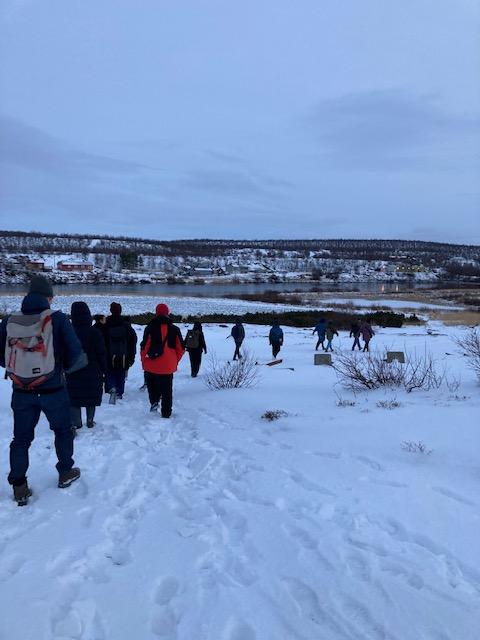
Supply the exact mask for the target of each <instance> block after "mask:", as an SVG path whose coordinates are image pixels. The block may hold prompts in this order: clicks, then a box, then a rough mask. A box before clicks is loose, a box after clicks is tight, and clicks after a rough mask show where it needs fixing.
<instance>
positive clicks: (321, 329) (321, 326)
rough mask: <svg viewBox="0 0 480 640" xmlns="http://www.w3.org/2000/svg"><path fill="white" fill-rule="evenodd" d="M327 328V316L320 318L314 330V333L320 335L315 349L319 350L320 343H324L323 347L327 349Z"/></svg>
mask: <svg viewBox="0 0 480 640" xmlns="http://www.w3.org/2000/svg"><path fill="white" fill-rule="evenodd" d="M326 330H327V321H326V320H325V318H321V319H320V320H319V322H318V323H317V324H316V326H315V329H314V330H313V333H312V335H315V334H317V335H318V340H317V344H316V346H315V351H317V350H318V347H319V346H320V345H322V349H323V350H324V351H325V346H324V344H323V343H324V342H325V332H326Z"/></svg>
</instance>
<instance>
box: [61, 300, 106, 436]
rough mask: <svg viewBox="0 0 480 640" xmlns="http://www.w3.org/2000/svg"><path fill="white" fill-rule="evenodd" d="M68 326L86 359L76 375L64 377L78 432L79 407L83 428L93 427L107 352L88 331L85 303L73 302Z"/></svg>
mask: <svg viewBox="0 0 480 640" xmlns="http://www.w3.org/2000/svg"><path fill="white" fill-rule="evenodd" d="M70 318H71V320H72V325H73V328H74V330H75V333H76V334H77V338H78V339H79V340H80V344H81V345H82V348H83V350H84V352H85V353H86V355H87V358H88V365H87V366H86V367H84V368H83V369H80V371H75V372H74V373H67V389H68V395H69V396H70V407H71V408H70V414H71V417H72V427H74V428H75V429H81V428H82V426H83V423H82V407H85V409H86V414H87V427H89V428H90V429H91V428H92V427H93V426H94V425H95V422H94V418H95V408H96V407H99V406H100V405H101V404H102V395H103V394H102V391H103V377H104V375H105V373H106V371H107V352H106V349H105V341H104V339H103V335H102V334H101V333H100V330H99V329H97V328H96V327H95V325H94V326H93V327H92V315H91V313H90V309H89V308H88V305H87V304H86V303H85V302H74V303H73V304H72V309H71V313H70Z"/></svg>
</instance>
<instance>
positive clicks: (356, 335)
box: [350, 321, 362, 351]
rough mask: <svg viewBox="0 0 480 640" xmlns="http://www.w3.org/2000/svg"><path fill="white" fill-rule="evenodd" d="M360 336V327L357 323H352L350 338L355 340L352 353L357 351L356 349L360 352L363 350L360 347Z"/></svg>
mask: <svg viewBox="0 0 480 640" xmlns="http://www.w3.org/2000/svg"><path fill="white" fill-rule="evenodd" d="M360 335H361V331H360V325H359V324H358V322H357V321H355V322H352V325H351V327H350V338H353V345H352V351H355V347H358V350H359V351H361V350H362V347H361V345H360Z"/></svg>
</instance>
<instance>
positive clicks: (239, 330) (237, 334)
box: [230, 320, 245, 360]
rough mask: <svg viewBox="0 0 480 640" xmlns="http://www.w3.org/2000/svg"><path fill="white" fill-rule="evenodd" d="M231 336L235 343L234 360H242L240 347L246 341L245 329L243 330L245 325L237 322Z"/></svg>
mask: <svg viewBox="0 0 480 640" xmlns="http://www.w3.org/2000/svg"><path fill="white" fill-rule="evenodd" d="M230 335H231V336H232V338H233V341H234V342H235V353H234V354H233V359H234V360H236V359H237V358H242V354H241V353H240V347H241V346H242V343H243V341H244V340H245V329H244V328H243V324H242V323H241V322H240V320H237V321H236V322H235V324H234V325H233V327H232V331H231V332H230Z"/></svg>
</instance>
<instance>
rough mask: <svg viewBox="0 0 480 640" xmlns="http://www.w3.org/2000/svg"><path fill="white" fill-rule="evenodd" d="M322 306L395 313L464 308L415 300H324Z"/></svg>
mask: <svg viewBox="0 0 480 640" xmlns="http://www.w3.org/2000/svg"><path fill="white" fill-rule="evenodd" d="M322 304H323V305H326V306H329V305H349V306H351V307H357V308H363V307H365V308H367V309H378V308H382V309H383V308H385V307H389V308H390V309H393V310H395V311H404V310H418V309H422V310H423V309H430V310H432V311H433V310H452V309H453V310H454V309H461V308H463V307H458V306H454V305H451V304H432V303H430V302H417V301H415V300H405V299H401V298H380V297H378V298H376V299H373V300H372V299H371V298H345V297H344V298H330V297H327V298H322Z"/></svg>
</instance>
